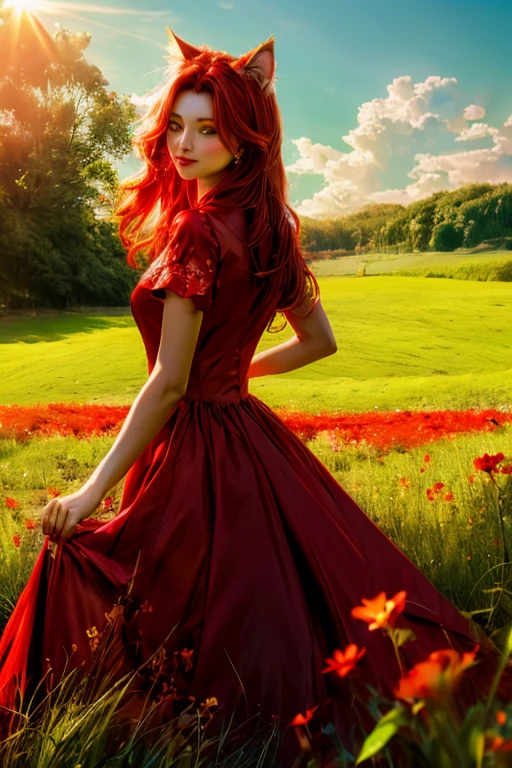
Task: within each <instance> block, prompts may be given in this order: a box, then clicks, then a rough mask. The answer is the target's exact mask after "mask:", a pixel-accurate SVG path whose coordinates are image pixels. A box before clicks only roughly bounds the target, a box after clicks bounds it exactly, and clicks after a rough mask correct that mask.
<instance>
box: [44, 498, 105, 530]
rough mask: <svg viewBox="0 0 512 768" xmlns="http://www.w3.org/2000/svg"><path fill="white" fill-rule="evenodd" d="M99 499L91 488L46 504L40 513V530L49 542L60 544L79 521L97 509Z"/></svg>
mask: <svg viewBox="0 0 512 768" xmlns="http://www.w3.org/2000/svg"><path fill="white" fill-rule="evenodd" d="M100 503H101V497H98V493H97V492H96V490H95V489H94V487H93V486H89V487H87V486H83V487H82V488H80V490H79V491H76V492H75V493H70V494H69V495H68V496H63V497H62V498H58V497H57V498H55V499H52V500H51V501H49V502H48V504H47V505H46V506H45V508H44V509H43V511H42V513H41V528H42V531H43V533H44V534H45V535H47V536H49V537H50V539H51V541H55V542H58V543H60V542H62V541H65V540H66V539H69V537H70V536H72V535H73V534H74V532H75V531H76V528H77V525H78V523H79V522H80V520H83V519H84V518H86V517H89V516H90V515H91V513H92V512H94V510H95V509H97V508H98V507H99V505H100Z"/></svg>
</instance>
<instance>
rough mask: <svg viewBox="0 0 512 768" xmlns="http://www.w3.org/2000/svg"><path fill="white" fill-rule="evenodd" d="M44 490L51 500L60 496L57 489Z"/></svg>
mask: <svg viewBox="0 0 512 768" xmlns="http://www.w3.org/2000/svg"><path fill="white" fill-rule="evenodd" d="M46 490H47V491H48V493H49V494H50V496H51V497H52V499H55V498H57V496H60V493H61V492H60V491H59V489H58V488H47V489H46Z"/></svg>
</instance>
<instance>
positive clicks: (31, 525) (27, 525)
mask: <svg viewBox="0 0 512 768" xmlns="http://www.w3.org/2000/svg"><path fill="white" fill-rule="evenodd" d="M35 527H36V521H35V520H28V519H27V520H25V528H26V529H27V531H31V530H32V529H33V528H35Z"/></svg>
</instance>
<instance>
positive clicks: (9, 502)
mask: <svg viewBox="0 0 512 768" xmlns="http://www.w3.org/2000/svg"><path fill="white" fill-rule="evenodd" d="M5 503H6V504H7V506H8V507H9V509H16V507H19V505H20V503H19V501H16V499H11V497H10V496H6V497H5Z"/></svg>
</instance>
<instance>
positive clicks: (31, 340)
mask: <svg viewBox="0 0 512 768" xmlns="http://www.w3.org/2000/svg"><path fill="white" fill-rule="evenodd" d="M319 282H320V289H321V295H322V304H323V306H324V308H325V311H326V313H327V315H328V317H329V319H330V321H331V324H332V327H333V330H334V334H335V336H336V339H337V343H338V351H337V352H336V354H334V355H332V356H330V357H328V358H325V359H323V360H320V361H318V362H316V363H313V364H311V365H309V366H306V367H304V368H301V369H299V370H297V371H291V372H289V373H287V374H284V375H282V376H268V377H261V378H257V379H253V380H251V381H250V384H249V389H250V392H252V393H253V394H254V395H256V396H257V397H260V398H261V399H262V400H264V401H265V402H266V403H268V405H270V407H277V406H280V405H288V406H290V407H292V408H296V409H297V410H302V411H307V412H316V411H319V410H324V409H325V410H329V411H335V410H343V411H354V412H358V411H366V410H371V409H374V408H375V407H377V408H379V409H380V410H390V409H395V408H409V409H435V408H451V409H465V408H469V407H498V406H501V405H504V404H510V403H511V402H512V375H511V374H512V323H511V322H510V317H511V304H512V283H505V282H476V281H469V280H445V279H442V278H415V277H392V276H385V275H382V276H379V277H372V278H371V279H369V278H362V279H342V278H339V277H321V278H320V280H319ZM292 334H293V331H292V329H291V327H290V326H288V327H287V328H285V330H284V331H282V332H281V333H278V334H269V333H264V334H263V337H262V339H261V341H260V344H259V346H258V350H257V351H260V350H262V349H266V348H268V347H270V346H273V345H275V344H279V343H280V342H282V341H284V340H285V339H287V338H289V337H290V336H291V335H292ZM0 354H1V360H2V364H1V372H2V377H1V381H0V402H1V403H5V404H7V403H19V404H23V403H26V404H28V403H38V402H57V401H59V402H73V401H75V402H87V403H94V402H97V403H112V404H129V403H131V402H133V400H134V398H135V396H136V394H137V392H138V391H139V389H140V387H141V386H142V384H143V383H144V381H145V378H146V375H147V372H146V360H145V354H144V349H143V346H142V341H141V338H140V335H139V332H138V330H137V328H136V326H135V323H134V321H133V318H132V317H131V314H130V310H129V308H126V309H125V308H119V309H114V310H112V309H110V310H105V311H102V310H94V311H90V312H62V313H58V314H57V313H42V314H38V316H37V317H25V318H17V319H3V320H1V321H0ZM319 385H321V386H319Z"/></svg>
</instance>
